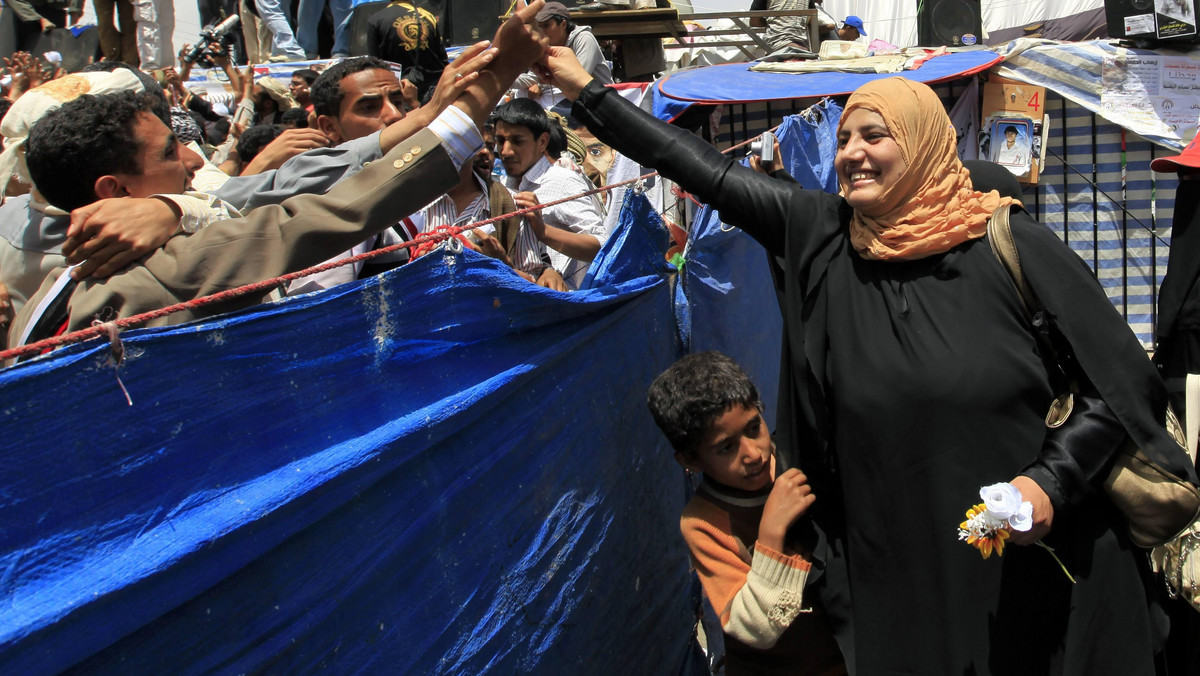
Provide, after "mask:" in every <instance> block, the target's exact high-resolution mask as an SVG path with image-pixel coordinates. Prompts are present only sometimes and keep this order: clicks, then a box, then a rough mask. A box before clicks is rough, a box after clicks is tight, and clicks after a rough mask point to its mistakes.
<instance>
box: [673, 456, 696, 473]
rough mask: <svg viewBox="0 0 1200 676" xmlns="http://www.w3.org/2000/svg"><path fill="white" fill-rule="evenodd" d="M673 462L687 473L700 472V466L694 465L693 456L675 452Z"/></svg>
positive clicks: (694, 459)
mask: <svg viewBox="0 0 1200 676" xmlns="http://www.w3.org/2000/svg"><path fill="white" fill-rule="evenodd" d="M675 462H677V463H679V466H680V467H682V468H684V469H686V470H687V471H689V472H699V471H700V466H699V465H698V464H696V458H695V457H694V456H690V455H685V454H683V453H680V452H679V451H675Z"/></svg>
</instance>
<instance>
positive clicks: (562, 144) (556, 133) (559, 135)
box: [546, 124, 567, 160]
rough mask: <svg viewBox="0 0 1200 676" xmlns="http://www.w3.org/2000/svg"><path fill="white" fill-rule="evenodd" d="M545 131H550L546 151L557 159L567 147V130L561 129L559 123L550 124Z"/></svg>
mask: <svg viewBox="0 0 1200 676" xmlns="http://www.w3.org/2000/svg"><path fill="white" fill-rule="evenodd" d="M547 131H549V132H550V142H549V143H547V144H546V153H547V154H548V155H550V157H551V158H553V159H554V160H557V159H558V158H559V157H562V154H563V151H564V150H566V149H567V132H565V131H563V128H562V125H560V124H551V125H550V129H548V130H547Z"/></svg>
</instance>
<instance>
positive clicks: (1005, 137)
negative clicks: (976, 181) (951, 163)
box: [979, 76, 1048, 184]
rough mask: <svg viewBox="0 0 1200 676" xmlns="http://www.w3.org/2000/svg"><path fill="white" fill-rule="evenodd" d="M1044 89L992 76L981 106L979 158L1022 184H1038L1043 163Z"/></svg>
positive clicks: (985, 88)
mask: <svg viewBox="0 0 1200 676" xmlns="http://www.w3.org/2000/svg"><path fill="white" fill-rule="evenodd" d="M1045 101H1046V89H1045V88H1044V87H1037V86H1034V85H1030V84H1027V83H1024V82H1015V81H1012V80H1005V79H1003V78H1000V77H996V76H992V77H989V78H988V82H987V84H985V85H984V88H983V103H982V105H981V106H980V109H981V110H980V117H981V118H982V120H981V122H982V123H981V124H980V126H979V157H980V158H983V159H986V160H989V161H992V162H995V163H997V164H999V165H1002V166H1003V167H1005V168H1006V169H1008V170H1009V171H1011V172H1012V173H1013V175H1014V176H1016V177H1017V180H1018V181H1020V182H1022V183H1030V184H1033V183H1037V179H1038V173H1039V169H1040V167H1041V165H1042V155H1041V149H1042V139H1043V134H1044V133H1045V127H1046V123H1047V122H1048V118H1047V117H1046V115H1045V111H1044V108H1045Z"/></svg>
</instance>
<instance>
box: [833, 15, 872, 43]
mask: <svg viewBox="0 0 1200 676" xmlns="http://www.w3.org/2000/svg"><path fill="white" fill-rule="evenodd" d="M866 34H867V29H866V28H863V20H862V19H860V18H858V17H856V16H854V15H853V14H851V15H850V16H848V17H846V20H845V21H843V22H842V27H841V28H839V29H838V39H840V40H846V41H847V42H854V41H855V40H857V39H858V38H859V36H860V35H866Z"/></svg>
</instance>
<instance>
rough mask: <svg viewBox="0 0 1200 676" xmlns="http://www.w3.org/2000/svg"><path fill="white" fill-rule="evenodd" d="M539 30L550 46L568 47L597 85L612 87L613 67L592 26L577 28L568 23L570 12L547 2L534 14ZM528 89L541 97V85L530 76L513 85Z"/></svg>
mask: <svg viewBox="0 0 1200 676" xmlns="http://www.w3.org/2000/svg"><path fill="white" fill-rule="evenodd" d="M537 22H538V29H539V30H541V31H542V33H543V34H544V35H545V36H546V37H547V38H549V39H550V46H551V47H567V48H569V49H570V50H571V51H572V52H575V58H576V59H578V60H579V65H581V66H583V69H584V70H586V71H587V72H588V73H590V74H591V76H592V77H594V78H596V80H597V81H598V82H600V84H612V81H613V79H612V68H610V67H609V65H608V61H605V59H604V52H602V51H600V43H599V42H597V41H596V36H595V35H592V27H591V26H579V25H576V24H575V22H573V21H571V12H570V11H569V10H568V9H567V7H566V5H564V4H562V3H561V2H547V3H546V6H545V7H544V8H542V11H540V12H538V15H537ZM513 86H514V87H516V88H517V89H523V90H528V92H529V95H530V96H535V97H536V96H538V95H540V94H541V84H540V83H539V82H538V79H537V76H536V75H534V74H533V73H526V74H525V75H522V76H521V77H519V78H517V81H516V82H515V83H514V85H513Z"/></svg>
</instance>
